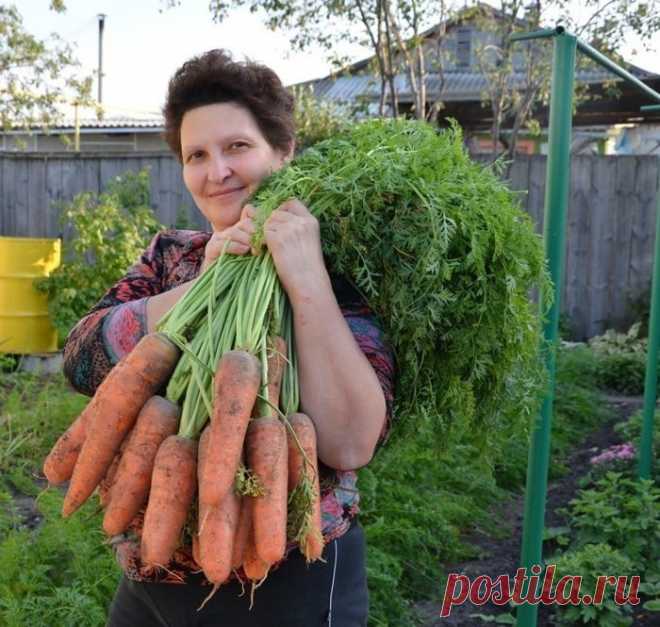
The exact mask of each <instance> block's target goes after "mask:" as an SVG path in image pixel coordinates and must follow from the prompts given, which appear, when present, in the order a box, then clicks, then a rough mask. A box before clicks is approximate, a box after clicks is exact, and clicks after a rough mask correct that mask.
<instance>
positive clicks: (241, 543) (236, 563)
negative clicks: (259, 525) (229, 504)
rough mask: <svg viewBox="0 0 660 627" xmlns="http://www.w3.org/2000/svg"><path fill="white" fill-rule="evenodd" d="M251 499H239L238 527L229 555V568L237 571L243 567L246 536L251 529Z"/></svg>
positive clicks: (244, 497)
mask: <svg viewBox="0 0 660 627" xmlns="http://www.w3.org/2000/svg"><path fill="white" fill-rule="evenodd" d="M251 500H252V497H250V496H245V495H244V496H243V497H242V498H241V511H240V514H239V517H238V525H237V527H236V534H235V536H234V545H233V548H232V555H231V567H232V569H235V570H238V569H239V568H240V567H241V566H242V565H243V555H244V553H245V546H246V543H247V539H248V535H249V533H250V529H251V527H252V503H251Z"/></svg>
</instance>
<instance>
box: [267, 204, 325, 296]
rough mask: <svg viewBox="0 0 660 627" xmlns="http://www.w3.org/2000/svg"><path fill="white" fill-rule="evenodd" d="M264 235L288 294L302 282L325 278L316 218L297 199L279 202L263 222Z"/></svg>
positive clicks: (294, 292) (316, 282) (301, 284)
mask: <svg viewBox="0 0 660 627" xmlns="http://www.w3.org/2000/svg"><path fill="white" fill-rule="evenodd" d="M264 237H265V240H266V244H267V246H268V250H269V251H270V254H271V255H272V257H273V262H274V263H275V268H276V269H277V274H278V276H279V278H280V281H281V283H282V285H283V287H284V289H285V290H286V292H287V294H288V295H289V298H293V297H295V296H296V295H297V294H299V293H300V292H301V290H303V289H304V288H305V287H306V286H307V287H309V286H311V285H315V284H316V285H317V284H318V282H319V281H320V280H324V279H325V280H329V279H328V274H327V271H326V269H325V263H324V261H323V251H322V249H321V229H320V227H319V222H318V220H317V219H316V218H315V217H314V216H313V215H312V214H311V213H310V211H309V209H307V207H305V205H303V204H302V203H301V202H300V201H299V200H297V199H295V198H291V199H290V200H287V201H286V202H284V203H282V204H281V205H280V206H279V207H278V208H277V209H276V210H275V211H273V213H271V215H270V216H269V218H268V220H266V223H265V225H264Z"/></svg>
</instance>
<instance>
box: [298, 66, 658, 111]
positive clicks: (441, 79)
mask: <svg viewBox="0 0 660 627" xmlns="http://www.w3.org/2000/svg"><path fill="white" fill-rule="evenodd" d="M631 72H632V73H633V74H634V75H635V76H637V77H638V78H640V79H642V80H643V79H646V78H652V77H655V76H656V75H654V74H651V73H650V72H646V71H644V70H641V69H639V68H634V69H632V71H631ZM606 80H621V79H618V78H617V77H616V76H614V75H613V74H611V73H609V72H606V71H601V70H589V71H578V72H577V73H576V81H577V82H578V83H587V84H591V83H601V82H603V81H606ZM307 84H308V85H312V87H313V89H314V94H315V95H316V96H317V97H318V98H325V99H328V100H335V101H340V102H350V101H353V100H355V99H356V98H358V97H361V98H367V99H369V100H378V99H379V97H380V79H379V78H377V77H376V76H374V75H372V74H363V75H357V76H339V77H336V78H334V77H331V76H328V77H325V78H321V79H319V80H317V81H310V82H308V83H307ZM509 85H510V87H512V88H514V89H515V88H522V87H524V85H525V75H524V74H522V73H514V74H511V76H510V77H509ZM394 86H395V88H396V91H397V94H398V98H399V102H402V103H407V102H412V101H413V96H412V91H411V90H410V87H409V83H408V77H407V76H406V75H405V74H399V75H397V76H396V77H395V78H394ZM487 87H488V82H487V80H486V77H485V76H484V75H483V74H480V73H477V72H445V73H444V76H441V75H440V74H429V75H428V77H427V80H426V89H427V94H428V98H429V99H436V98H440V99H442V100H444V101H446V102H457V101H459V102H460V101H474V100H481V95H482V94H483V93H484V92H485V91H486V88H487Z"/></svg>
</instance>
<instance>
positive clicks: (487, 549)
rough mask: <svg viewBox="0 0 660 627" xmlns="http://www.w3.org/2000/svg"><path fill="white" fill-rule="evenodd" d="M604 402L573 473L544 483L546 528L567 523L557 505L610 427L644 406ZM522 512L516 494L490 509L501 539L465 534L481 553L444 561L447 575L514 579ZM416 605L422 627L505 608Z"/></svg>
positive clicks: (479, 624) (469, 622)
mask: <svg viewBox="0 0 660 627" xmlns="http://www.w3.org/2000/svg"><path fill="white" fill-rule="evenodd" d="M605 400H606V401H607V402H608V403H609V404H610V406H611V407H612V409H613V418H612V419H611V420H609V421H608V422H607V423H605V424H603V426H602V427H601V428H600V429H599V430H598V431H595V432H593V433H591V434H590V435H589V436H588V437H587V438H586V440H585V441H584V442H583V443H582V444H581V445H580V446H579V447H578V448H577V449H576V450H574V451H573V452H572V453H571V454H570V455H569V458H568V462H567V465H568V466H569V468H571V472H570V473H569V474H567V475H566V476H564V477H562V478H560V479H557V480H555V481H552V482H551V483H550V484H549V485H548V496H547V502H546V519H545V525H546V527H561V526H564V525H565V524H566V520H565V518H564V517H563V516H562V515H561V514H559V513H558V512H557V509H561V508H562V507H565V506H566V505H567V503H568V502H569V501H570V500H571V499H572V498H574V497H575V496H576V494H577V491H578V486H577V482H578V480H579V479H580V478H581V477H582V476H584V475H585V474H587V472H588V471H589V466H590V464H589V459H590V458H591V457H592V456H593V455H594V454H595V452H596V450H597V449H603V448H607V447H608V446H611V445H612V444H615V443H618V442H619V441H620V439H619V436H618V434H616V433H615V432H614V429H613V426H614V425H615V424H616V423H617V422H620V421H621V420H622V419H624V418H628V417H629V416H630V415H631V414H633V413H634V412H635V411H637V410H638V409H639V408H640V407H641V406H642V397H629V396H607V397H605ZM523 511H524V497H523V496H522V495H520V496H516V497H514V498H512V499H511V500H509V501H508V502H507V503H505V504H503V505H502V506H500V507H499V508H496V509H495V510H494V512H495V516H494V519H495V520H499V521H501V523H502V526H503V527H504V528H506V529H508V530H509V532H508V533H507V534H506V536H505V537H503V538H501V539H494V538H491V537H488V536H486V535H484V534H483V533H477V534H473V535H469V536H467V537H466V538H465V539H464V540H465V541H466V542H467V543H468V544H472V545H474V546H476V547H478V548H479V549H480V551H481V555H482V557H481V559H475V560H470V561H466V562H460V563H446V564H443V568H444V569H445V571H446V572H449V573H461V574H464V575H467V576H468V577H470V578H471V579H472V578H474V577H476V576H478V575H489V576H490V577H492V578H493V579H495V578H496V577H498V576H500V575H503V574H508V575H509V576H510V577H511V580H513V577H514V575H515V572H516V569H517V568H518V566H519V559H520V547H521V539H522V524H523ZM442 592H444V591H441V593H442ZM418 609H419V610H420V611H421V612H422V614H423V616H424V623H423V624H424V627H454V626H455V627H458V626H460V627H483V626H484V625H488V624H493V623H486V622H484V621H482V620H480V619H479V618H474V617H471V616H470V615H471V614H490V615H493V614H502V613H506V612H507V608H506V607H504V608H502V607H497V606H495V605H493V604H490V603H489V604H487V605H484V606H482V607H475V606H474V605H472V604H465V605H462V606H457V607H454V608H453V609H452V611H451V615H450V616H449V617H447V618H440V616H439V614H440V605H439V604H438V603H434V602H427V603H423V604H420V605H418ZM550 615H551V608H549V607H546V606H543V605H541V606H540V607H539V614H538V616H539V618H538V627H546V626H548V627H549V626H550V625H552V622H551V620H550ZM652 620H656V621H657V620H658V619H657V614H656V615H655V616H653V619H652V618H651V615H650V614H648V613H647V614H644V613H636V616H635V622H634V625H636V626H637V625H641V626H646V627H651V625H653V624H655V625H658V623H657V622H656V623H653V622H652Z"/></svg>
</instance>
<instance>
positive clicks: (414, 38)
mask: <svg viewBox="0 0 660 627" xmlns="http://www.w3.org/2000/svg"><path fill="white" fill-rule="evenodd" d="M163 2H164V3H165V4H166V5H167V6H174V5H177V4H180V0H163ZM239 6H248V7H249V9H250V11H251V12H253V13H254V12H261V13H263V14H264V15H265V16H266V24H267V25H268V26H269V27H270V28H271V29H272V30H276V29H284V30H287V31H288V32H289V34H290V39H291V44H292V46H293V48H294V49H295V50H300V51H302V50H306V49H308V48H310V47H312V46H320V47H321V48H323V49H325V50H326V51H327V53H328V58H329V60H330V61H331V62H332V63H333V65H335V66H336V67H340V66H342V65H345V63H346V61H347V60H346V59H345V58H338V57H337V55H336V53H335V52H334V51H335V50H336V49H337V47H338V45H339V44H346V43H349V44H359V45H362V46H365V47H367V48H369V49H371V51H372V53H373V59H372V60H371V63H369V64H368V65H367V67H366V69H368V70H370V71H372V72H373V73H374V74H375V75H376V76H377V77H378V79H379V80H380V98H379V114H380V115H381V116H382V115H385V113H386V111H387V110H388V109H389V113H390V114H391V115H393V116H397V115H399V102H398V93H397V88H396V84H395V83H396V81H395V78H396V76H397V75H399V74H402V73H403V74H405V75H406V77H407V79H408V85H409V88H410V91H411V94H412V97H413V112H414V114H415V116H416V117H417V118H419V119H426V118H428V117H430V116H433V115H434V114H435V113H436V112H437V110H438V109H439V108H440V106H441V103H440V102H433V103H431V106H429V105H428V103H427V95H428V94H427V89H426V87H427V77H428V73H429V70H431V71H433V72H435V73H438V74H440V75H442V60H443V59H442V53H441V51H442V45H441V44H442V39H443V37H444V30H443V29H442V28H439V29H435V30H434V31H433V33H426V34H425V33H424V29H425V28H427V29H428V28H429V27H430V26H436V25H437V24H444V22H445V21H446V20H447V18H448V16H449V13H450V9H449V6H448V4H447V0H329V1H328V0H236V1H234V2H230V1H228V0H210V5H209V8H210V10H211V13H212V16H213V19H214V20H215V21H217V22H221V21H222V20H224V19H226V18H227V17H228V15H229V13H230V11H231V9H234V8H236V7H239Z"/></svg>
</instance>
